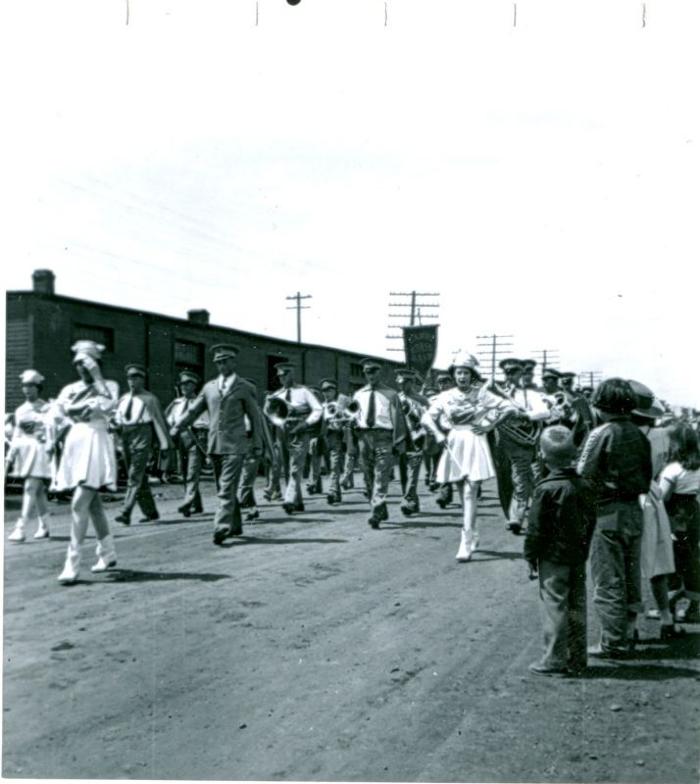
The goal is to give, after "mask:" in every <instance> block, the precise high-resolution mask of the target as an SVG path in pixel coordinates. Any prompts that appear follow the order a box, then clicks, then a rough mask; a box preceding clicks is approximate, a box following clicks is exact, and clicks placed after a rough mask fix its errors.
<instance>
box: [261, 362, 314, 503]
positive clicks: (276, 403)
mask: <svg viewBox="0 0 700 784" xmlns="http://www.w3.org/2000/svg"><path fill="white" fill-rule="evenodd" d="M275 370H276V372H277V377H278V379H279V380H280V383H281V384H282V388H281V389H278V390H277V392H274V393H273V394H272V395H270V396H269V397H268V399H267V401H266V403H265V414H266V415H267V417H268V418H269V419H270V421H271V422H272V423H273V424H274V425H277V426H278V427H280V428H281V438H282V440H283V443H284V446H286V450H287V453H288V455H289V473H288V479H287V486H286V487H285V490H284V501H283V502H282V509H284V511H285V512H286V513H287V514H288V515H291V514H294V512H303V511H304V501H303V497H302V494H301V480H302V476H303V473H304V462H305V460H306V454H307V452H308V450H309V428H310V427H311V426H312V425H314V424H315V423H316V422H318V421H319V420H320V419H321V414H322V413H323V409H322V408H321V404H320V403H319V402H318V400H317V399H316V397H315V396H314V395H313V394H312V393H311V391H310V390H309V389H308V388H307V387H305V386H302V385H301V384H295V383H294V365H292V364H291V363H289V362H280V363H279V364H277V365H275ZM276 412H277V413H276ZM283 414H284V415H283Z"/></svg>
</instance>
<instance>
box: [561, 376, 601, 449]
mask: <svg viewBox="0 0 700 784" xmlns="http://www.w3.org/2000/svg"><path fill="white" fill-rule="evenodd" d="M575 378H576V374H575V373H571V372H570V371H567V372H565V373H562V374H561V380H560V382H559V383H560V386H561V390H562V392H563V393H564V396H565V398H566V402H567V403H568V404H569V405H570V406H571V408H572V409H573V411H574V414H573V423H572V429H573V431H574V444H576V446H577V447H580V446H582V444H583V442H584V441H585V440H586V436H587V435H588V434H589V433H590V431H591V430H592V429H593V427H594V424H595V423H594V417H593V409H592V408H591V405H590V403H589V402H588V400H587V399H586V398H585V397H584V396H583V395H582V394H580V393H579V392H577V391H575V390H574V379H575Z"/></svg>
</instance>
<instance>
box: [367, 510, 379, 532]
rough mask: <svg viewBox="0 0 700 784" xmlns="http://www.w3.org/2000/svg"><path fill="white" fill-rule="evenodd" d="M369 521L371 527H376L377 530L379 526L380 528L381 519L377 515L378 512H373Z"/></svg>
mask: <svg viewBox="0 0 700 784" xmlns="http://www.w3.org/2000/svg"><path fill="white" fill-rule="evenodd" d="M367 522H368V523H369V526H370V528H374V530H375V531H376V530H377V528H379V523H380V522H381V520H380V519H379V518H378V517H377V515H376V513H374V512H373V513H372V514H371V515H370V518H369V520H368V521H367Z"/></svg>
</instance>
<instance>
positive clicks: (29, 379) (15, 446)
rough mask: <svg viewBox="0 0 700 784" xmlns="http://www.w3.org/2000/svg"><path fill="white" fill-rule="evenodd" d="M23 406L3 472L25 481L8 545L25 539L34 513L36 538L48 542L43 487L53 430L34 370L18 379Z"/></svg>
mask: <svg viewBox="0 0 700 784" xmlns="http://www.w3.org/2000/svg"><path fill="white" fill-rule="evenodd" d="M19 379H20V382H21V383H22V392H23V394H24V397H25V401H24V403H22V405H21V406H19V408H18V409H17V410H16V411H15V414H14V423H15V424H14V430H13V432H12V440H11V442H10V451H9V452H8V454H7V459H6V473H8V474H11V475H12V476H16V477H20V478H22V479H24V489H23V493H22V511H21V514H20V518H19V519H18V520H17V522H16V523H15V527H14V529H13V531H12V533H11V534H10V536H9V537H8V538H9V540H10V541H11V542H23V541H24V540H25V538H26V537H25V527H26V525H27V523H28V522H29V520H30V519H31V518H32V517H33V516H34V513H36V517H37V519H38V523H39V524H38V527H37V529H36V533H35V534H34V538H35V539H48V538H49V526H48V519H47V518H48V515H49V506H48V501H47V499H46V484H47V482H48V481H49V480H50V479H51V450H52V448H53V439H52V428H51V427H50V419H49V403H47V402H46V401H45V400H42V399H41V398H40V397H39V393H40V392H41V387H42V384H43V383H44V377H43V376H42V375H41V373H38V372H37V371H36V370H25V371H24V373H22V375H21V376H20V377H19Z"/></svg>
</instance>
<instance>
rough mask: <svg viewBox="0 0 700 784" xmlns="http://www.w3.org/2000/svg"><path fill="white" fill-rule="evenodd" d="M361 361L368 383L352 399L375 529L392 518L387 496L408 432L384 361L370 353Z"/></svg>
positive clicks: (361, 462)
mask: <svg viewBox="0 0 700 784" xmlns="http://www.w3.org/2000/svg"><path fill="white" fill-rule="evenodd" d="M360 364H361V365H362V373H363V375H364V377H365V380H366V381H367V384H366V385H365V386H364V387H362V388H361V389H358V390H357V392H355V394H354V395H353V400H354V401H355V402H356V403H357V405H358V412H357V419H356V426H357V431H358V440H359V446H360V464H361V466H362V471H363V473H364V476H365V488H366V490H367V492H368V493H369V500H370V504H371V507H372V511H371V514H370V516H369V519H368V521H367V522H368V523H369V525H370V527H372V528H374V529H376V528H379V524H380V523H382V522H384V521H385V520H388V519H389V511H388V509H387V505H386V499H387V493H388V490H389V482H390V481H391V476H392V473H393V470H394V456H395V455H398V454H400V453H401V452H403V451H404V450H405V449H406V438H407V435H408V434H407V430H406V421H405V418H404V416H403V414H402V412H401V406H400V403H399V397H398V395H397V393H396V390H394V389H391V388H390V387H388V386H386V385H385V384H383V383H382V380H381V364H380V363H379V362H377V361H376V360H375V359H372V358H371V357H367V358H365V359H362V360H361V362H360Z"/></svg>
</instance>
